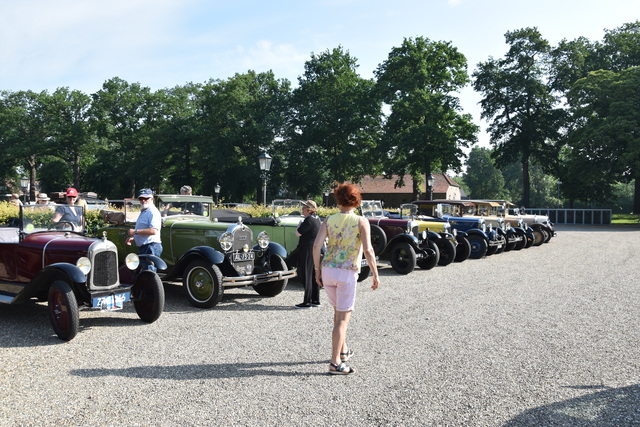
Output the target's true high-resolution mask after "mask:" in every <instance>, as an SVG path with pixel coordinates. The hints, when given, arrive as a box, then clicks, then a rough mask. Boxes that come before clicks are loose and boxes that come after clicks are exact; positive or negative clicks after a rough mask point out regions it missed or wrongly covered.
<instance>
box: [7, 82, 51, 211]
mask: <svg viewBox="0 0 640 427" xmlns="http://www.w3.org/2000/svg"><path fill="white" fill-rule="evenodd" d="M2 98H3V99H2V108H0V131H1V132H0V134H1V135H2V137H1V139H0V141H1V142H2V148H3V156H6V157H7V158H9V159H14V164H15V165H18V166H20V167H21V168H22V169H24V170H25V171H27V172H28V174H29V180H30V189H31V194H30V199H31V200H35V188H36V187H35V183H36V180H37V170H38V167H39V166H40V163H41V161H42V158H43V156H46V155H47V154H50V153H51V130H50V126H49V125H48V118H47V114H46V104H47V101H48V98H49V94H48V93H47V92H46V91H44V92H41V93H36V92H32V91H19V92H3V93H2Z"/></svg>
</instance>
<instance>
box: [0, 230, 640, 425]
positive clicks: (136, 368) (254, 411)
mask: <svg viewBox="0 0 640 427" xmlns="http://www.w3.org/2000/svg"><path fill="white" fill-rule="evenodd" d="M638 254H640V229H617V228H614V227H594V226H584V227H579V226H559V227H558V236H557V237H556V238H554V239H552V240H551V242H550V243H548V244H544V245H542V246H540V247H532V248H529V249H524V250H522V251H518V252H508V253H503V254H499V255H494V256H491V257H488V258H485V259H482V260H467V261H465V262H463V263H460V264H452V265H450V266H447V267H436V268H435V269H433V270H431V271H422V270H416V271H414V272H413V273H412V274H410V275H407V276H399V275H397V274H395V273H394V272H393V270H391V268H390V267H387V268H384V269H382V270H381V276H382V277H381V280H382V284H381V287H380V289H379V290H377V291H372V290H371V289H370V288H369V286H370V284H371V281H370V279H369V280H367V281H365V282H362V283H360V285H359V289H358V294H357V301H356V310H355V312H354V315H353V319H352V322H351V325H350V330H349V337H350V341H349V344H350V345H351V346H352V347H353V348H354V350H355V353H356V354H355V356H354V358H353V359H352V363H351V364H352V365H353V366H354V367H355V368H356V369H357V370H358V372H357V373H356V374H354V375H350V376H331V375H328V374H327V368H328V357H329V350H330V333H331V312H332V311H331V308H330V307H329V306H328V305H327V304H326V300H323V303H324V305H323V306H322V307H320V308H315V309H308V310H297V309H294V308H293V305H294V304H296V303H299V302H301V301H302V287H301V285H300V284H298V283H297V282H295V283H291V284H290V285H289V287H288V288H287V290H285V292H283V293H282V294H281V295H279V296H277V297H275V298H263V297H260V296H258V295H257V294H256V293H255V292H253V291H252V290H250V289H239V290H236V289H232V290H229V291H228V292H226V293H225V298H224V299H223V301H222V302H221V303H220V304H219V305H218V306H217V307H215V308H214V309H211V310H202V309H197V308H193V307H191V306H190V305H189V304H188V303H187V301H186V299H185V297H184V295H183V294H182V289H181V288H180V287H178V286H174V285H168V286H166V287H165V289H166V291H167V300H166V307H165V312H164V314H163V315H162V317H161V318H160V319H159V320H158V321H157V322H156V323H153V324H150V325H148V324H144V323H142V322H141V321H140V320H139V319H138V317H137V315H136V314H135V312H134V311H133V308H132V307H128V308H127V309H125V310H124V311H121V312H110V313H109V312H93V311H83V312H81V315H80V326H81V330H80V333H79V334H78V336H77V337H76V338H75V339H74V340H73V341H71V342H68V343H64V342H62V341H60V340H59V339H58V338H57V337H55V335H54V334H53V331H52V330H51V326H50V324H49V320H48V318H47V312H46V306H45V305H44V304H31V305H27V306H0V424H2V425H57V426H59V425H127V426H138V425H139V426H146V425H162V426H173V425H182V426H186V425H237V426H243V425H251V426H273V425H285V424H287V425H295V426H297V425H306V426H325V425H327V426H328V425H345V426H347V425H350V426H377V425H396V426H400V425H402V426H418V425H434V426H435V425H437V426H548V425H556V426H559V425H576V426H606V425H611V426H624V425H627V426H630V425H640V349H639V347H640V332H639V331H640V328H638V319H640V288H639V285H638V283H640V267H639V263H638ZM322 297H323V298H324V295H322Z"/></svg>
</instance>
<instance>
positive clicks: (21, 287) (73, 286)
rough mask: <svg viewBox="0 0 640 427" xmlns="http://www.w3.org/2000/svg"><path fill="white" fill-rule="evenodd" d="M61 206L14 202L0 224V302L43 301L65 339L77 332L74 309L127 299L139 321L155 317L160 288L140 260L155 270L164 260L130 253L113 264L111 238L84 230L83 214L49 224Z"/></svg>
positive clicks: (106, 306)
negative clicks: (10, 215) (16, 205)
mask: <svg viewBox="0 0 640 427" xmlns="http://www.w3.org/2000/svg"><path fill="white" fill-rule="evenodd" d="M62 206H63V205H29V206H20V207H19V208H16V209H17V210H18V209H19V212H18V215H17V216H16V217H15V218H13V219H12V221H10V222H11V224H10V225H9V226H2V227H0V303H5V304H18V303H26V302H28V301H32V300H36V301H47V307H48V311H49V320H50V321H51V325H52V326H53V330H54V331H55V333H56V335H58V337H60V339H62V340H65V341H69V340H71V339H73V338H74V337H75V336H76V334H77V333H78V330H79V327H80V315H79V310H80V308H92V309H98V310H109V311H113V310H119V309H121V308H123V306H124V304H125V303H127V302H130V301H131V302H133V305H134V307H135V310H136V312H137V314H138V316H139V317H140V319H142V320H143V321H145V322H148V323H151V322H154V321H156V320H157V319H158V318H159V317H160V315H161V314H162V311H163V309H164V288H163V287H162V283H161V282H160V279H159V277H158V275H157V274H156V273H155V272H153V271H149V270H145V271H141V270H140V258H145V259H146V261H147V262H148V263H151V264H154V265H155V266H156V267H157V268H159V269H162V268H164V267H166V266H165V264H164V262H163V261H162V260H161V259H159V258H157V257H154V256H152V255H141V256H138V255H136V254H131V255H129V256H127V257H122V258H120V261H121V262H120V263H119V257H118V249H117V248H116V245H115V244H114V243H113V242H111V241H109V240H108V239H107V238H106V237H105V236H104V235H103V237H102V238H92V237H88V236H86V235H85V234H84V232H83V228H84V227H83V223H84V215H83V214H81V215H80V216H79V218H77V222H71V221H66V220H65V221H59V222H57V223H55V224H54V223H53V222H52V219H53V216H54V212H55V209H56V208H59V207H60V208H61V207H62Z"/></svg>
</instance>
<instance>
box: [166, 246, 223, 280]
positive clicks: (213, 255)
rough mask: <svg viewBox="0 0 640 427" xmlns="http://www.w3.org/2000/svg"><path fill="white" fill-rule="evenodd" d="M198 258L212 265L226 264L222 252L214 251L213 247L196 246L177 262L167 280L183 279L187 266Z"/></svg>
mask: <svg viewBox="0 0 640 427" xmlns="http://www.w3.org/2000/svg"><path fill="white" fill-rule="evenodd" d="M198 258H200V259H205V260H206V261H207V262H210V263H211V264H212V265H213V264H215V265H220V264H222V262H224V258H225V257H224V254H223V253H222V252H220V251H217V250H215V249H213V248H212V247H211V246H195V247H193V248H191V249H189V250H188V251H186V252H185V253H184V254H182V256H181V257H180V259H179V260H178V262H176V265H175V267H174V268H173V271H171V273H170V274H169V275H168V276H167V277H166V278H165V279H168V278H174V277H182V273H183V271H184V269H185V268H187V265H188V264H189V263H190V262H191V261H193V260H194V259H198ZM165 268H166V264H165Z"/></svg>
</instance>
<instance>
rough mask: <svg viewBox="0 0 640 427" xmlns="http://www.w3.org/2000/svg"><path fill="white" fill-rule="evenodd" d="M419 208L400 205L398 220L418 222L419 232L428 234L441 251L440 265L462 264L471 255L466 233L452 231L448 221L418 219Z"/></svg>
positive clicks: (407, 204) (411, 204)
mask: <svg viewBox="0 0 640 427" xmlns="http://www.w3.org/2000/svg"><path fill="white" fill-rule="evenodd" d="M417 215H418V206H416V205H414V204H413V203H404V204H402V205H400V209H398V213H397V214H396V215H395V217H397V218H405V219H412V220H415V221H417V222H418V224H419V227H420V228H419V230H420V231H426V232H427V233H428V238H429V240H431V241H433V242H434V243H435V244H436V246H437V247H438V250H439V251H440V259H439V260H438V265H449V264H450V263H452V262H454V261H455V262H462V261H464V260H466V259H468V258H469V256H470V255H471V244H470V243H469V239H467V236H466V233H458V230H456V229H453V230H452V229H451V224H450V223H449V222H448V221H422V220H420V219H417Z"/></svg>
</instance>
